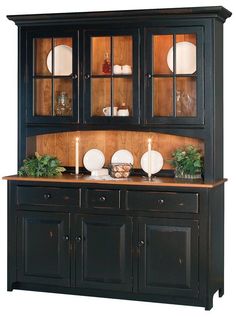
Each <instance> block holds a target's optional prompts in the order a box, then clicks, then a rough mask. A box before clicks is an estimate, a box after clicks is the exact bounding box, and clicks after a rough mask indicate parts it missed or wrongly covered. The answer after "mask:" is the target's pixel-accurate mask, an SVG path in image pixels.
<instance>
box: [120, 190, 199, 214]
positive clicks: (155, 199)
mask: <svg viewBox="0 0 236 317" xmlns="http://www.w3.org/2000/svg"><path fill="white" fill-rule="evenodd" d="M126 206H127V207H126V208H127V209H130V210H153V211H164V212H165V211H166V212H168V211H169V212H170V211H172V212H190V213H191V212H193V213H197V212H198V194H191V193H175V192H163V193H162V192H153V191H145V192H144V191H139V190H134V191H131V190H128V191H127V192H126Z"/></svg>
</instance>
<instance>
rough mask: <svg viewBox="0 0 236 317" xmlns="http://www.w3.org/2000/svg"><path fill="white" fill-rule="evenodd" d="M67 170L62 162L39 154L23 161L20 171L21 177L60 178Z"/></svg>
mask: <svg viewBox="0 0 236 317" xmlns="http://www.w3.org/2000/svg"><path fill="white" fill-rule="evenodd" d="M65 170H66V169H65V168H64V167H62V166H60V161H59V160H58V159H57V158H56V157H54V156H51V155H39V154H38V153H37V152H36V153H35V155H34V156H32V157H27V158H26V159H25V160H24V161H23V166H21V168H20V170H19V171H18V175H19V176H33V177H45V176H58V175H61V174H62V172H64V171H65Z"/></svg>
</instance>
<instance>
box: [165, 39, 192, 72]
mask: <svg viewBox="0 0 236 317" xmlns="http://www.w3.org/2000/svg"><path fill="white" fill-rule="evenodd" d="M167 64H168V66H169V68H170V70H171V71H172V72H173V71H174V69H173V46H172V47H171V48H170V49H169V52H168V54H167ZM195 71H196V45H194V44H193V43H190V42H178V43H176V74H193V73H194V72H195Z"/></svg>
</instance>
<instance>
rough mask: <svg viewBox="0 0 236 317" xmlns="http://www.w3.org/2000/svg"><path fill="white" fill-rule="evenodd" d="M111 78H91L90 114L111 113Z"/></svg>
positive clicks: (101, 114)
mask: <svg viewBox="0 0 236 317" xmlns="http://www.w3.org/2000/svg"><path fill="white" fill-rule="evenodd" d="M110 107H111V79H110V78H92V79H91V112H92V116H110V115H111V108H110Z"/></svg>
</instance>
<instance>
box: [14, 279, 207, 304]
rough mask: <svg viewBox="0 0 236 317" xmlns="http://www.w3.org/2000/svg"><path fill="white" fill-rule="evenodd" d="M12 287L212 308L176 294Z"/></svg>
mask: <svg viewBox="0 0 236 317" xmlns="http://www.w3.org/2000/svg"><path fill="white" fill-rule="evenodd" d="M12 289H16V290H25V291H37V292H50V293H61V294H71V295H82V296H94V297H104V298H114V299H126V300H135V301H146V302H156V303H166V304H176V305H188V306H199V307H205V309H206V310H210V309H211V308H212V306H211V305H210V302H209V303H207V304H206V302H203V301H201V300H200V299H198V298H184V297H177V296H162V295H153V294H137V293H129V292H117V291H110V290H109V291H108V290H96V289H82V288H67V287H55V286H50V285H39V284H28V283H18V282H17V283H14V284H13V285H12ZM9 290H10V289H9ZM211 304H212V302H211Z"/></svg>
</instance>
